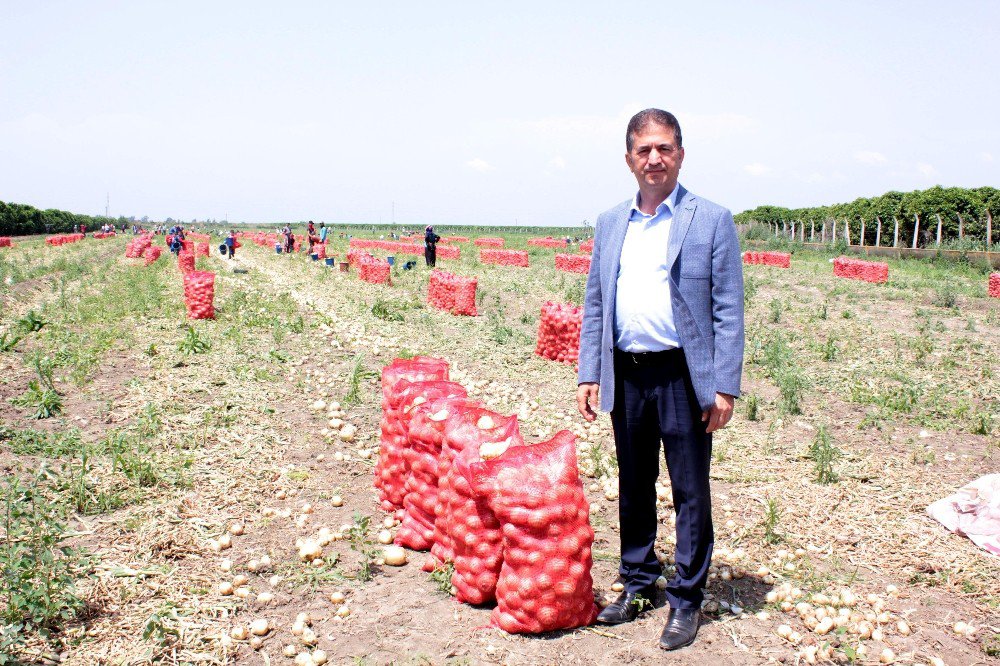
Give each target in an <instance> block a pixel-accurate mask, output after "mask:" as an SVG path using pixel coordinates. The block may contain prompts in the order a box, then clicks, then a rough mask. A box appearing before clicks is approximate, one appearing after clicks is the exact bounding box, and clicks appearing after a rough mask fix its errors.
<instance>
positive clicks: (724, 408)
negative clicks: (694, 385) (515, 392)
mask: <svg viewBox="0 0 1000 666" xmlns="http://www.w3.org/2000/svg"><path fill="white" fill-rule="evenodd" d="M580 388H583V385H582V384H581V385H580ZM579 396H580V393H579V390H577V399H578V400H579ZM735 400H736V398H734V397H733V396H731V395H727V394H725V393H716V394H715V404H714V405H712V408H711V409H710V410H708V411H707V412H702V413H701V421H702V423H704V422H705V421H708V426H707V427H706V428H705V432H708V433H711V432H715V431H716V430H719V429H721V428H725V427H726V424H727V423H729V419H731V418H733V402H734V401H735Z"/></svg>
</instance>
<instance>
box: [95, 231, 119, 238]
mask: <svg viewBox="0 0 1000 666" xmlns="http://www.w3.org/2000/svg"><path fill="white" fill-rule="evenodd" d="M91 235H92V236H93V237H94V238H96V239H98V240H102V239H104V238H114V237H115V236H117V234H116V233H115V232H113V231H109V232H107V233H105V232H103V231H95V232H94V233H93V234H91Z"/></svg>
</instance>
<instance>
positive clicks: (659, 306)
mask: <svg viewBox="0 0 1000 666" xmlns="http://www.w3.org/2000/svg"><path fill="white" fill-rule="evenodd" d="M677 190H678V188H677V186H675V187H674V191H673V192H671V193H670V195H669V196H668V197H667V198H666V200H664V201H663V203H661V204H660V205H659V206H657V207H656V212H654V213H653V214H652V215H646V214H645V213H643V212H642V211H641V210H639V205H638V204H639V195H638V194H636V196H635V198H634V199H633V200H632V210H631V213H630V215H629V222H628V231H626V233H625V244H624V245H622V254H621V261H620V263H619V267H618V286H617V289H616V296H615V346H616V347H617V348H618V349H621V350H623V351H628V352H636V353H640V352H654V351H663V350H666V349H674V348H676V347H680V346H681V343H680V337H679V336H678V335H677V329H676V328H675V326H674V313H673V310H672V309H671V307H670V280H669V279H668V271H667V244H668V243H669V241H670V223H671V222H672V221H673V219H674V209H675V208H676V207H677Z"/></svg>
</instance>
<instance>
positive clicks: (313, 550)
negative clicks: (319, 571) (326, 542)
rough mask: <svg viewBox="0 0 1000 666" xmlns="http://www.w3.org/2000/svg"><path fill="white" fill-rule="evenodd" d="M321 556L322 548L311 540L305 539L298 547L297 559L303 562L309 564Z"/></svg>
mask: <svg viewBox="0 0 1000 666" xmlns="http://www.w3.org/2000/svg"><path fill="white" fill-rule="evenodd" d="M322 554H323V547H322V546H320V545H319V544H318V543H316V542H315V541H313V540H312V539H306V540H304V541H303V542H302V544H301V545H300V546H299V559H300V560H302V561H303V562H311V561H312V560H315V559H316V558H317V557H320V556H321V555H322Z"/></svg>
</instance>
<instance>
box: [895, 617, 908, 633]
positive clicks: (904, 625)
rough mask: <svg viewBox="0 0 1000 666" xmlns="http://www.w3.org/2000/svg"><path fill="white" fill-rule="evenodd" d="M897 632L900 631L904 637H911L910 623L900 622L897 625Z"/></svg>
mask: <svg viewBox="0 0 1000 666" xmlns="http://www.w3.org/2000/svg"><path fill="white" fill-rule="evenodd" d="M896 631H898V632H899V633H900V635H902V636H909V635H910V625H909V623H908V622H907V621H906V620H900V621H899V622H897V623H896Z"/></svg>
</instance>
